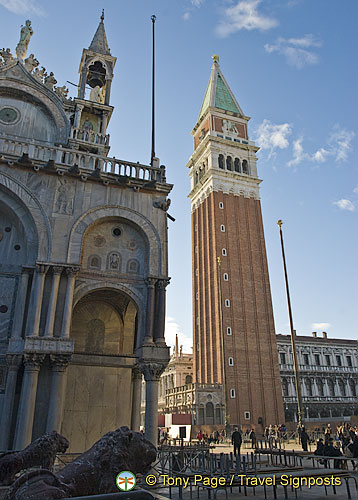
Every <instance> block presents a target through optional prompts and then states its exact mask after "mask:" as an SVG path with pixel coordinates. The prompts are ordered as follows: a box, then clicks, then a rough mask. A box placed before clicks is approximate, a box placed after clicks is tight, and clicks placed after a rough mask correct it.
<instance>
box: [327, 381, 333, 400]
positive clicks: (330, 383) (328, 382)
mask: <svg viewBox="0 0 358 500" xmlns="http://www.w3.org/2000/svg"><path fill="white" fill-rule="evenodd" d="M327 385H328V392H329V395H330V396H331V397H334V396H335V393H334V383H333V380H332V379H331V378H329V379H328V380H327Z"/></svg>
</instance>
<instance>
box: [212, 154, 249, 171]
mask: <svg viewBox="0 0 358 500" xmlns="http://www.w3.org/2000/svg"><path fill="white" fill-rule="evenodd" d="M218 164H219V168H221V169H222V170H224V169H225V168H226V170H229V171H231V172H237V173H239V174H246V175H250V170H249V164H248V162H247V160H242V161H241V160H240V159H239V158H235V159H234V160H233V159H232V156H227V157H226V158H225V157H224V155H221V154H220V155H219V158H218Z"/></svg>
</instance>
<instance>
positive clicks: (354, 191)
mask: <svg viewBox="0 0 358 500" xmlns="http://www.w3.org/2000/svg"><path fill="white" fill-rule="evenodd" d="M353 193H355V194H357V193H358V186H356V187H355V188H354V189H353Z"/></svg>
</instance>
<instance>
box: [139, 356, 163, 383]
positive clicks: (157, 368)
mask: <svg viewBox="0 0 358 500" xmlns="http://www.w3.org/2000/svg"><path fill="white" fill-rule="evenodd" d="M138 366H139V369H140V371H141V372H142V373H143V375H144V379H145V381H146V382H147V381H156V382H159V380H160V376H161V374H162V373H163V371H164V370H165V367H166V366H167V365H166V363H158V362H155V361H149V362H148V361H140V362H139V363H138Z"/></svg>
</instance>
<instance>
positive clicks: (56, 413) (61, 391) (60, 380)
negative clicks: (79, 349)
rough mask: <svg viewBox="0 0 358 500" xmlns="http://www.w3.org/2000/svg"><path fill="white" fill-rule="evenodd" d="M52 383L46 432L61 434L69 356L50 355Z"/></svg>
mask: <svg viewBox="0 0 358 500" xmlns="http://www.w3.org/2000/svg"><path fill="white" fill-rule="evenodd" d="M50 360H51V368H52V381H51V393H50V403H49V408H48V415H47V426H46V432H51V431H57V432H58V433H60V432H61V425H62V418H63V407H64V402H65V392H66V382H67V373H66V370H67V366H68V364H69V362H70V361H71V355H69V354H51V355H50Z"/></svg>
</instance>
